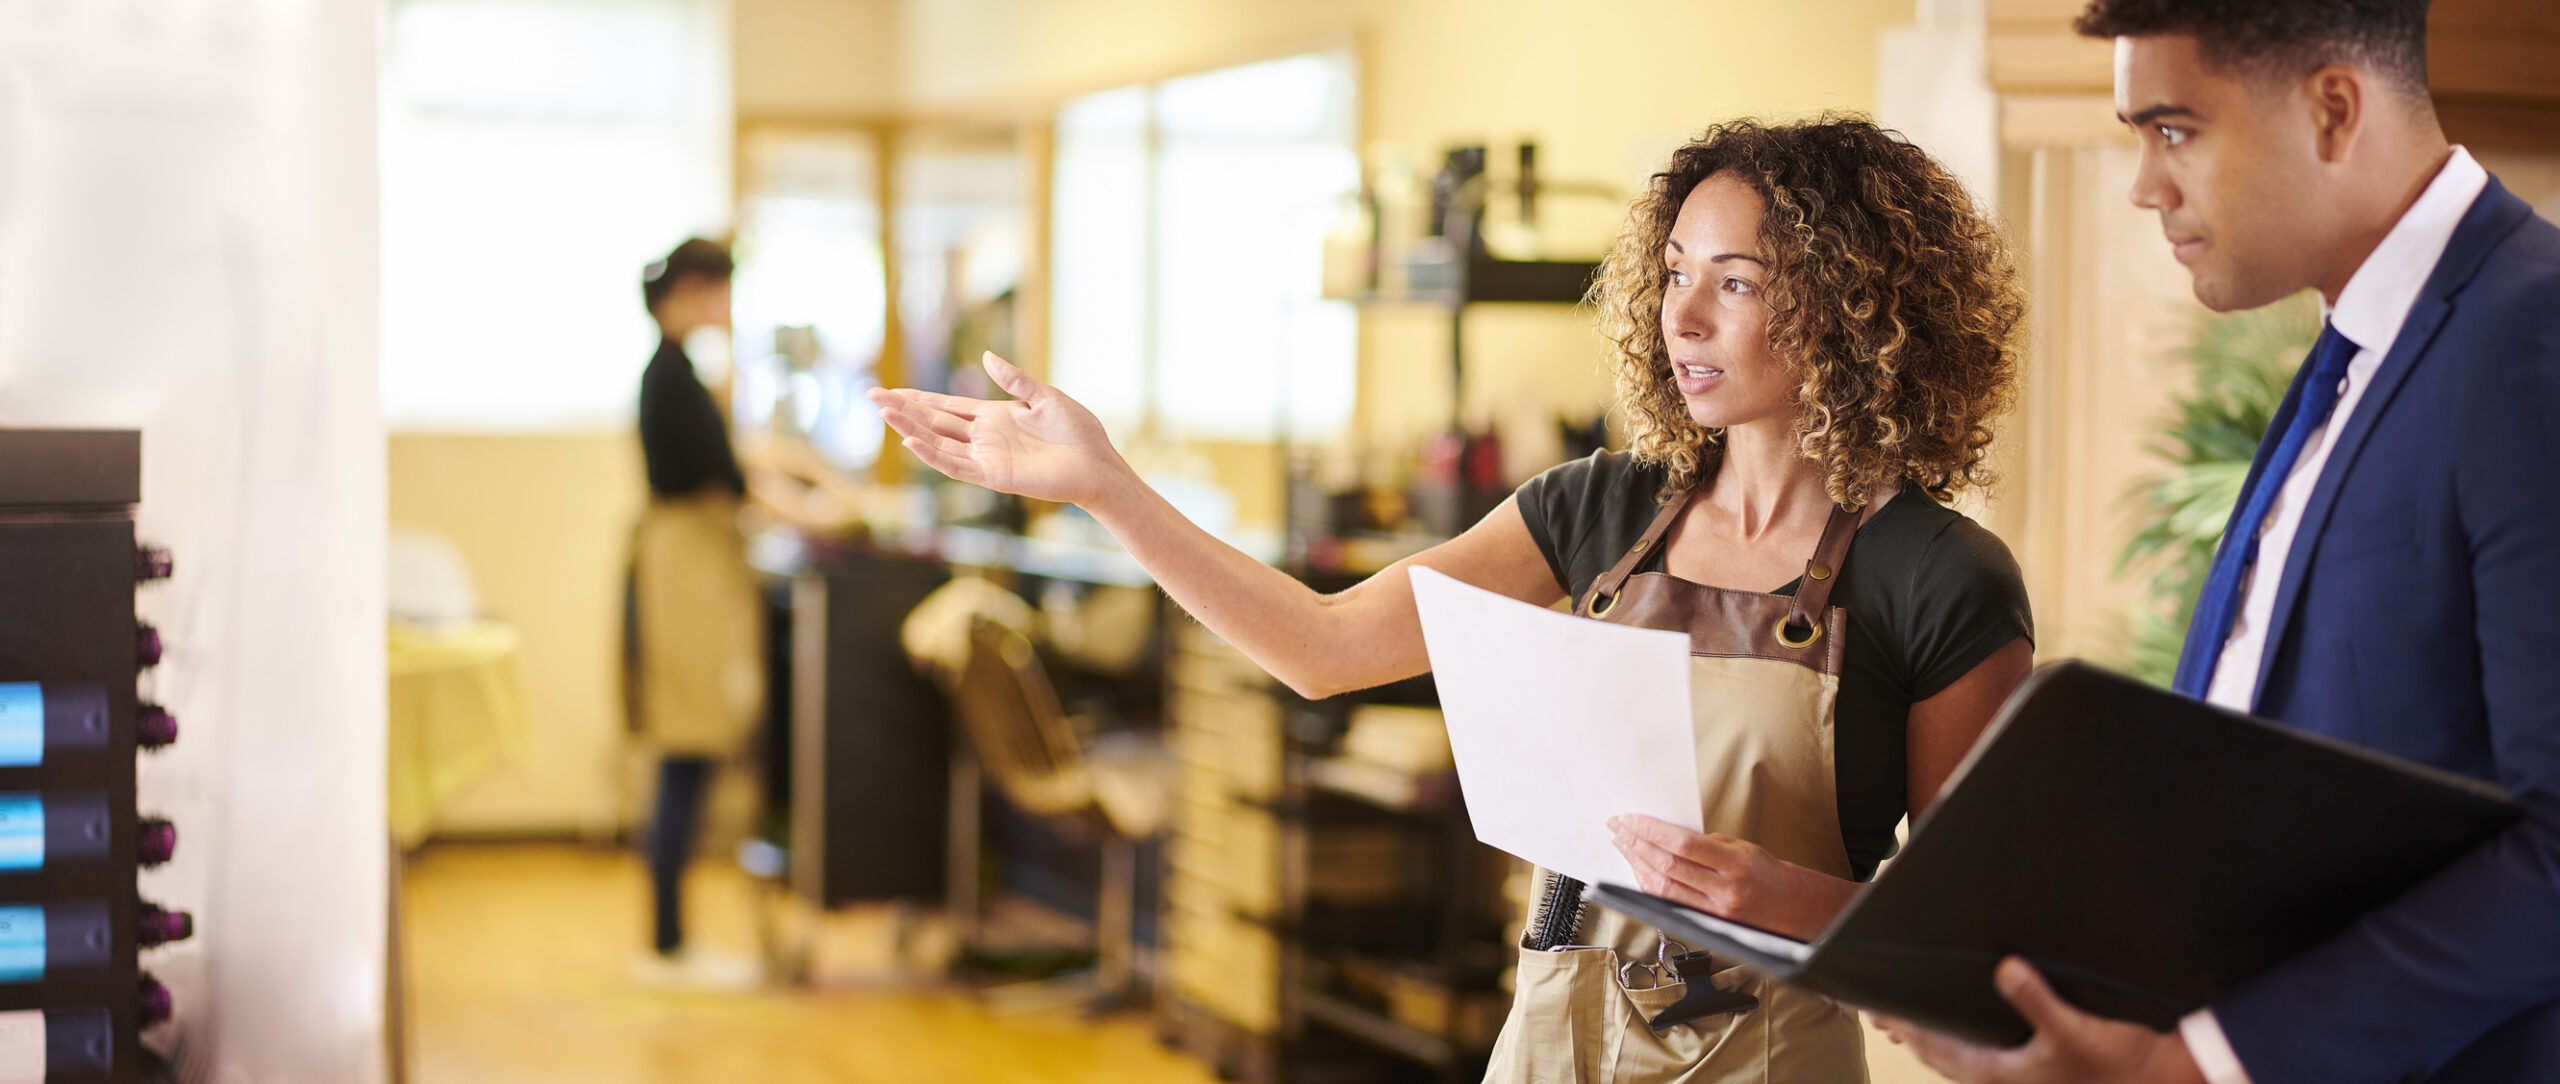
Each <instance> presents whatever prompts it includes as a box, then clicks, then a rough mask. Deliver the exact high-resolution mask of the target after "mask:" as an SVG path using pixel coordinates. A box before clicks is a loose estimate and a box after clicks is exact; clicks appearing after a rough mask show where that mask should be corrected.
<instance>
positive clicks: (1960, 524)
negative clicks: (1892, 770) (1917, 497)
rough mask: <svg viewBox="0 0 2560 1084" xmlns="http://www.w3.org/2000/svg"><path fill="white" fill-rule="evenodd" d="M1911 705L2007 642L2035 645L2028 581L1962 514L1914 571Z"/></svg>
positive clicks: (2002, 547) (1992, 538) (1908, 635)
mask: <svg viewBox="0 0 2560 1084" xmlns="http://www.w3.org/2000/svg"><path fill="white" fill-rule="evenodd" d="M1907 597H1909V598H1910V599H1911V608H1910V611H1909V621H1910V625H1909V627H1907V628H1904V629H1902V630H1900V631H1901V632H1902V640H1903V643H1905V644H1906V645H1908V646H1909V653H1908V654H1907V656H1906V658H1907V660H1908V662H1909V664H1910V668H1911V669H1910V673H1911V685H1912V688H1911V699H1912V701H1913V702H1914V703H1917V702H1919V701H1922V700H1926V699H1928V698H1930V697H1932V696H1936V695H1938V694H1939V693H1940V692H1943V691H1945V690H1946V688H1947V686H1949V685H1953V684H1955V683H1956V681H1957V679H1959V678H1962V677H1964V676H1965V675H1966V674H1969V673H1972V672H1973V668H1974V667H1976V666H1980V665H1982V661H1983V660H1984V659H1988V658H1990V657H1991V654H1992V653H1993V652H1995V651H1998V650H2000V649H2001V648H2003V647H2006V646H2008V643H2009V641H2011V640H2019V639H2023V640H2026V641H2027V642H2029V643H2033V642H2035V619H2034V617H2033V615H2032V613H2031V612H2030V610H2029V609H2028V606H2027V583H2026V578H2025V576H2023V575H2022V574H2020V573H2019V571H2018V560H2017V558H2015V557H2013V556H2011V555H2010V553H2009V547H2008V546H2007V545H2006V544H2004V543H2002V542H2001V541H2000V538H1999V536H1997V535H1994V534H1992V533H1991V532H1990V531H1988V530H1986V529H1984V528H1983V526H1982V525H1981V524H1978V523H1975V522H1974V521H1972V520H1970V519H1966V518H1964V517H1963V516H1951V517H1950V518H1949V519H1948V521H1947V522H1946V524H1945V525H1944V526H1942V527H1940V528H1939V530H1938V532H1937V534H1936V535H1935V536H1933V537H1932V538H1931V539H1930V540H1929V544H1928V546H1927V547H1926V548H1925V549H1923V551H1922V553H1921V559H1920V560H1919V561H1918V562H1917V563H1915V564H1914V565H1913V566H1912V584H1911V590H1910V594H1909V595H1908V596H1907Z"/></svg>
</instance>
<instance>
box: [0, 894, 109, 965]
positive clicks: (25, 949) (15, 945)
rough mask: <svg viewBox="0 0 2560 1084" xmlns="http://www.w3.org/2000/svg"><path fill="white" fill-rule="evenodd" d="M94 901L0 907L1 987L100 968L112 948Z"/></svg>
mask: <svg viewBox="0 0 2560 1084" xmlns="http://www.w3.org/2000/svg"><path fill="white" fill-rule="evenodd" d="M114 947H115V936H114V933H113V932H112V931H111V930H110V929H109V927H108V925H107V905H106V904H104V903H101V902H99V901H97V900H71V901H67V902H58V903H46V904H12V905H9V906H0V983H21V982H40V981H43V979H44V976H45V972H47V971H49V970H78V969H81V968H90V967H104V966H106V963H107V956H108V954H109V953H110V952H112V951H113V950H114Z"/></svg>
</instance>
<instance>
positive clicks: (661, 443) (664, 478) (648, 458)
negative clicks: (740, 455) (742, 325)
mask: <svg viewBox="0 0 2560 1084" xmlns="http://www.w3.org/2000/svg"><path fill="white" fill-rule="evenodd" d="M640 452H641V458H642V460H643V463H644V465H645V466H646V467H647V469H648V475H649V488H650V490H651V491H652V492H654V493H656V494H658V495H659V496H662V497H685V496H690V495H692V494H694V493H696V492H698V491H700V490H701V489H703V488H704V487H706V486H714V485H716V486H719V487H722V488H724V489H727V490H729V491H730V492H733V493H743V492H745V491H746V479H745V477H744V476H743V475H741V474H740V473H739V471H738V461H737V458H736V453H734V452H732V451H731V450H730V448H729V433H728V428H727V425H726V424H725V423H724V422H723V421H722V420H721V418H720V407H719V404H718V403H716V402H714V401H713V400H712V398H711V392H710V391H709V390H708V389H706V388H704V387H703V386H702V382H701V381H700V380H699V379H697V378H695V376H694V375H693V363H692V362H691V361H688V360H686V359H685V356H684V354H683V353H682V352H681V351H678V350H675V349H674V344H672V343H670V344H667V345H665V346H662V347H661V348H660V350H659V353H658V356H657V357H656V358H654V359H652V360H651V361H650V362H649V367H648V369H647V370H645V371H643V372H642V373H641V376H640Z"/></svg>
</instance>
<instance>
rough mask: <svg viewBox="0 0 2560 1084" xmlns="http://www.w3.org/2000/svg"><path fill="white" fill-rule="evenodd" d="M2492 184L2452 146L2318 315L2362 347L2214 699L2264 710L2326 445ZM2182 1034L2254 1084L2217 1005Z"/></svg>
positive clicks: (2271, 534)
mask: <svg viewBox="0 0 2560 1084" xmlns="http://www.w3.org/2000/svg"><path fill="white" fill-rule="evenodd" d="M2488 187H2489V172H2488V171H2487V170H2485V169H2482V168H2480V163H2478V162H2475V161H2473V160H2472V158H2471V152H2469V151H2467V150H2464V149H2462V148H2461V147H2458V146H2457V147H2455V148H2453V155H2452V157H2450V158H2448V159H2446V160H2445V164H2444V168H2442V169H2440V170H2438V171H2437V172H2436V179H2435V180H2434V181H2432V182H2430V183H2429V184H2428V185H2427V189H2426V191H2424V192H2421V193H2419V194H2418V201H2417V202H2416V203H2413V204H2411V205H2409V210H2408V212H2407V213H2405V214H2403V215H2401V216H2400V221H2399V223H2398V224H2396V225H2394V226H2392V227H2391V232H2390V233H2389V234H2387V235H2385V236H2384V237H2383V239H2382V243H2381V244H2379V245H2376V246H2374V249H2373V254H2372V255H2370V256H2367V257H2365V260H2364V263H2363V264H2362V265H2360V266H2358V267H2357V268H2356V273H2355V275H2354V277H2352V278H2349V279H2348V280H2347V286H2346V288H2345V289H2343V290H2340V291H2338V301H2337V304H2336V305H2334V306H2332V305H2329V304H2326V303H2325V302H2324V303H2323V304H2322V306H2321V315H2322V316H2323V317H2325V318H2326V319H2327V320H2328V321H2329V323H2330V326H2332V327H2335V328H2337V329H2338V334H2341V335H2344V336H2346V337H2347V341H2349V342H2352V343H2354V344H2356V356H2355V358H2354V359H2353V360H2350V361H2349V362H2347V375H2346V378H2345V379H2344V380H2341V381H2339V382H2338V405H2337V407H2336V408H2335V409H2333V410H2331V411H2330V413H2329V420H2328V421H2327V422H2325V423H2323V424H2322V425H2321V427H2320V428H2319V429H2317V430H2315V431H2313V433H2312V434H2311V437H2310V439H2309V440H2308V441H2306V442H2305V443H2304V445H2303V450H2302V454H2301V455H2300V457H2298V458H2296V459H2295V460H2294V461H2293V469H2292V471H2291V473H2288V474H2286V475H2285V478H2284V488H2283V489H2282V490H2280V491H2278V492H2277V494H2276V503H2275V505H2274V506H2273V507H2271V508H2269V509H2268V510H2267V518H2266V521H2265V522H2263V523H2260V524H2258V525H2257V531H2258V562H2257V564H2256V565H2254V566H2252V567H2251V568H2250V569H2249V570H2248V571H2246V572H2244V573H2242V576H2243V579H2242V580H2241V587H2240V590H2241V602H2240V613H2239V615H2238V616H2237V617H2235V618H2233V619H2232V622H2231V637H2230V638H2229V639H2227V640H2224V641H2223V642H2222V659H2221V661H2220V662H2218V663H2216V664H2215V665H2214V668H2213V684H2212V685H2211V686H2210V687H2208V688H2207V689H2206V690H2205V699H2206V700H2207V701H2210V702H2212V703H2215V704H2219V705H2221V706H2223V707H2226V708H2230V709H2233V710H2235V711H2250V710H2252V709H2254V708H2255V707H2256V706H2257V702H2258V666H2259V663H2260V662H2261V661H2262V660H2263V659H2264V658H2265V657H2266V652H2267V625H2268V624H2269V623H2270V621H2271V620H2272V619H2273V617H2274V614H2275V608H2276V589H2277V588H2278V587H2280V586H2282V584H2281V582H2280V581H2282V580H2283V579H2284V563H2285V558H2286V556H2287V555H2288V554H2289V553H2290V552H2291V551H2292V550H2293V536H2294V533H2295V532H2296V531H2298V530H2300V529H2301V527H2302V513H2303V510H2304V508H2305V507H2306V506H2308V505H2309V504H2310V503H2311V491H2312V490H2313V489H2315V488H2318V486H2319V484H2320V469H2321V468H2322V467H2324V466H2326V465H2327V464H2328V462H2329V450H2330V449H2331V448H2333V447H2335V446H2336V445H2337V443H2338V434H2339V433H2341V432H2343V431H2345V429H2346V427H2347V425H2346V423H2347V419H2349V418H2351V417H2354V416H2355V411H2356V405H2357V404H2358V403H2359V402H2361V401H2362V400H2363V399H2364V390H2365V388H2367V387H2369V386H2371V385H2372V384H2373V373H2374V370H2376V369H2379V368H2381V367H2382V359H2383V358H2384V357H2385V356H2386V355H2388V354H2390V353H2391V345H2392V343H2393V342H2394V341H2396V340H2397V339H2399V337H2400V325H2402V324H2404V323H2406V322H2408V319H2409V310H2410V309H2411V308H2413V307H2415V306H2416V305H2417V303H2418V293H2419V291H2421V290H2424V289H2425V288H2426V285H2427V278H2428V276H2430V275H2433V274H2434V273H2435V270H2436V262H2437V261H2438V260H2441V259H2443V258H2444V249H2445V246H2446V245H2447V244H2450V243H2451V242H2452V241H2453V231H2454V227H2456V226H2459V225H2461V224H2462V216H2463V215H2464V214H2465V213H2467V212H2469V211H2470V210H2471V204H2472V203H2473V202H2474V201H2476V200H2478V199H2479V198H2480V193H2481V191H2482V190H2484V189H2486V188H2488ZM2178 1034H2179V1035H2180V1036H2181V1037H2183V1038H2184V1039H2185V1040H2186V1043H2187V1052H2188V1053H2189V1054H2191V1055H2193V1056H2194V1057H2195V1059H2196V1067H2197V1068H2199V1069H2202V1070H2204V1077H2205V1079H2206V1080H2208V1081H2210V1082H2211V1084H2249V1074H2248V1072H2247V1070H2245V1069H2243V1068H2241V1065H2240V1059H2239V1057H2238V1055H2236V1054H2234V1053H2232V1050H2231V1040H2230V1039H2228V1038H2227V1037H2225V1036H2224V1035H2223V1034H2222V1025H2221V1024H2220V1023H2218V1022H2216V1021H2215V1020H2214V1018H2213V1010H2212V1009H2210V1008H2207V1009H2200V1010H2197V1011H2196V1012H2194V1013H2192V1014H2189V1015H2188V1016H2187V1018H2186V1019H2184V1020H2181V1021H2179V1022H2178Z"/></svg>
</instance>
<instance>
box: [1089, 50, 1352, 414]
mask: <svg viewBox="0 0 2560 1084" xmlns="http://www.w3.org/2000/svg"><path fill="white" fill-rule="evenodd" d="M1354 93H1355V84H1354V79H1353V67H1352V63H1351V58H1350V56H1349V55H1348V54H1346V53H1322V54H1312V55H1307V56H1299V57H1291V58H1288V59H1285V60H1276V61H1270V62H1267V63H1261V64H1251V65H1246V66H1243V67H1238V68H1228V69H1224V70H1220V71H1215V72H1208V73H1204V74H1200V75H1193V76H1186V77H1183V78H1179V79H1170V80H1166V81H1164V82H1162V83H1157V84H1153V85H1150V86H1139V87H1124V88H1120V89H1116V90H1109V91H1103V92H1100V93H1097V94H1091V95H1086V96H1084V97H1082V98H1078V99H1075V100H1074V101H1072V102H1070V103H1069V104H1068V105H1067V107H1066V108H1065V109H1063V110H1061V111H1060V113H1059V116H1058V122H1057V159H1056V166H1055V174H1054V178H1053V182H1052V183H1053V185H1054V189H1053V191H1054V195H1053V199H1054V213H1053V215H1052V223H1053V225H1052V231H1053V232H1052V242H1051V270H1052V279H1053V286H1052V295H1051V297H1052V302H1051V304H1052V308H1051V331H1050V337H1051V362H1050V365H1051V375H1052V377H1053V379H1054V381H1055V382H1056V383H1057V384H1058V385H1059V386H1060V387H1062V388H1065V389H1066V390H1067V391H1068V392H1069V393H1070V394H1073V395H1075V396H1076V397H1077V398H1078V399H1079V400H1081V401H1083V402H1085V403H1086V404H1088V405H1090V406H1092V407H1093V409H1094V412H1095V413H1096V414H1098V415H1100V416H1101V417H1102V418H1103V419H1104V420H1105V421H1106V422H1108V423H1111V424H1113V425H1114V426H1115V427H1127V426H1132V425H1137V424H1141V423H1145V422H1150V421H1151V422H1152V423H1153V425H1154V428H1155V431H1156V432H1158V433H1160V434H1163V435H1166V436H1170V437H1177V438H1178V437H1196V438H1210V439H1229V440H1250V441H1268V440H1273V439H1277V438H1280V437H1283V436H1286V437H1288V438H1291V439H1297V440H1321V439H1324V438H1326V437H1329V436H1331V435H1334V434H1336V433H1338V432H1339V431H1340V430H1341V429H1342V428H1343V427H1344V426H1346V425H1348V424H1349V423H1350V420H1351V407H1352V399H1353V394H1354V388H1355V381H1356V378H1357V374H1356V370H1355V359H1356V357H1357V328H1356V324H1355V318H1354V315H1353V312H1352V310H1351V307H1350V306H1349V305H1348V304H1346V303H1343V302H1339V301H1327V300H1324V299H1323V298H1322V297H1321V296H1320V287H1321V284H1322V273H1323V249H1324V234H1325V231H1326V230H1327V228H1329V227H1330V226H1331V224H1332V223H1333V221H1334V219H1335V216H1336V214H1337V213H1338V210H1339V208H1340V206H1341V200H1342V198H1343V197H1344V196H1345V195H1346V194H1348V193H1351V192H1353V191H1355V190H1356V189H1357V188H1358V187H1359V183H1360V165H1359V157H1358V148H1357V144H1356V139H1357V132H1356V112H1355V101H1354Z"/></svg>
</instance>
